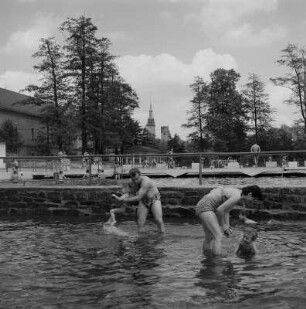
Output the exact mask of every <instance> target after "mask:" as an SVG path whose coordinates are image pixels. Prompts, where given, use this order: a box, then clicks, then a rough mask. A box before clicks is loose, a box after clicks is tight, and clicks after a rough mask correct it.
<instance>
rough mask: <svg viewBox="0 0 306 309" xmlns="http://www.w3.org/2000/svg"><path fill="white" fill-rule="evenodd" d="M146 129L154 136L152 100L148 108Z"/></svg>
mask: <svg viewBox="0 0 306 309" xmlns="http://www.w3.org/2000/svg"><path fill="white" fill-rule="evenodd" d="M146 129H147V130H148V131H149V132H150V133H151V134H152V135H154V136H155V120H154V117H153V107H152V102H150V110H149V118H148V122H147V125H146Z"/></svg>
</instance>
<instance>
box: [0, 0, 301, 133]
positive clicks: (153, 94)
mask: <svg viewBox="0 0 306 309" xmlns="http://www.w3.org/2000/svg"><path fill="white" fill-rule="evenodd" d="M81 15H85V16H86V17H91V18H92V21H93V23H94V24H95V25H96V26H97V27H98V29H99V30H98V35H99V36H103V37H107V38H109V39H110V40H111V42H112V48H111V52H112V53H113V54H115V55H118V59H117V63H118V66H119V70H120V73H121V76H122V77H123V78H125V80H126V81H127V82H128V83H129V84H130V85H131V86H132V87H133V88H134V89H135V90H136V92H137V94H138V96H139V99H140V108H139V109H138V110H137V111H136V112H135V118H136V119H138V120H139V121H140V124H141V125H142V126H145V124H146V122H147V118H148V114H149V107H150V102H152V105H153V111H154V118H155V122H156V132H157V137H160V127H161V126H164V125H168V126H169V127H170V132H171V134H172V135H174V134H175V133H177V134H179V135H180V136H181V137H182V138H185V137H186V136H187V134H188V131H186V130H185V129H182V128H181V124H182V123H185V122H186V110H187V109H188V107H189V105H190V103H189V101H190V100H191V98H192V93H191V92H190V88H189V85H190V84H191V83H193V81H194V77H195V76H201V77H203V78H204V79H205V80H207V81H208V80H209V74H210V73H211V72H212V71H214V70H215V69H217V68H224V69H231V68H233V69H235V70H236V71H237V72H238V73H240V74H241V80H240V82H239V85H243V84H245V83H246V81H247V78H248V75H249V73H255V74H257V75H258V76H259V77H260V78H261V79H262V81H263V82H265V83H266V91H267V92H268V93H269V95H270V102H271V105H272V107H274V108H275V109H276V114H275V116H274V118H275V122H274V125H275V126H279V125H281V124H288V125H291V124H292V123H293V120H294V119H297V118H298V116H299V114H297V113H296V109H295V108H294V107H292V106H287V105H286V104H285V103H283V100H284V99H285V98H286V97H287V96H288V91H287V90H286V89H284V88H279V87H275V86H273V85H272V84H271V83H270V81H269V78H270V77H276V76H280V75H282V74H283V73H284V70H283V68H281V67H279V66H278V65H277V64H276V61H277V59H279V57H280V55H281V50H282V49H284V48H285V47H286V46H287V44H288V43H289V42H290V43H294V44H298V45H299V46H300V47H303V48H305V46H306V1H305V0H1V1H0V23H1V31H0V56H1V64H0V87H2V88H6V89H9V90H14V91H20V90H21V89H22V88H24V87H25V86H26V85H28V84H29V83H32V82H36V81H37V78H38V77H37V74H36V73H35V71H34V70H33V65H34V64H35V60H34V59H33V58H32V57H31V55H32V54H33V53H34V52H35V51H37V49H38V43H39V39H40V38H48V37H51V36H54V37H56V38H57V40H59V41H60V40H63V37H62V36H61V34H60V33H59V32H58V30H57V28H58V26H59V25H60V24H61V23H62V22H63V21H65V20H66V19H67V17H76V18H77V17H80V16H81Z"/></svg>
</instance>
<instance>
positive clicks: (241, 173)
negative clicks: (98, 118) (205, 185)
mask: <svg viewBox="0 0 306 309" xmlns="http://www.w3.org/2000/svg"><path fill="white" fill-rule="evenodd" d="M130 168H131V166H128V167H127V166H124V167H123V168H122V169H119V173H120V174H121V175H122V177H123V178H127V177H128V171H129V169H130ZM140 170H141V172H142V174H143V175H147V176H149V177H152V178H167V177H169V178H188V177H199V169H198V168H179V167H177V168H173V169H168V168H167V167H165V168H140ZM54 172H55V171H46V170H45V169H35V170H33V169H30V168H28V169H26V168H22V169H20V171H19V175H20V174H22V179H23V180H25V181H30V180H33V179H44V178H45V179H52V178H53V173H54ZM113 172H114V170H113V169H112V168H106V169H105V170H104V172H103V174H102V178H112V177H113ZM64 173H65V175H66V176H67V178H79V179H80V178H82V175H84V174H85V171H84V169H71V170H69V171H65V172H64ZM94 174H95V172H93V175H94ZM11 175H12V170H10V169H9V170H4V169H2V170H0V185H1V182H7V181H9V180H10V179H11ZM269 176H271V177H274V176H300V177H305V176H306V167H296V168H282V167H273V168H267V167H241V168H240V167H238V168H234V167H223V168H203V169H202V177H203V178H205V177H269Z"/></svg>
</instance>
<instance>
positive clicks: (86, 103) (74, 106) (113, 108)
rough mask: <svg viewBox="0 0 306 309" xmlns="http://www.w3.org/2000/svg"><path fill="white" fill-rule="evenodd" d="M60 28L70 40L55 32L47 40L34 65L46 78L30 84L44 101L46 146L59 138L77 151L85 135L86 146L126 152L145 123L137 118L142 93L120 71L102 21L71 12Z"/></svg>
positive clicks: (59, 142)
mask: <svg viewBox="0 0 306 309" xmlns="http://www.w3.org/2000/svg"><path fill="white" fill-rule="evenodd" d="M59 29H60V31H61V32H62V33H63V34H64V35H65V37H66V41H65V44H64V46H63V47H61V46H60V45H59V44H57V43H56V42H55V41H54V38H49V39H42V40H41V41H42V44H41V45H40V47H39V50H38V52H36V53H35V54H34V55H33V57H35V58H40V59H41V62H40V63H39V64H38V65H36V66H35V67H34V68H35V69H36V70H37V71H39V72H41V73H42V74H43V77H42V80H41V84H40V85H29V86H28V87H27V88H26V90H27V91H29V92H33V93H34V99H32V100H30V101H31V102H30V103H32V104H38V105H42V106H43V107H42V116H43V117H42V119H43V123H44V126H45V128H46V130H44V131H42V132H41V135H40V139H41V140H42V142H43V145H45V146H46V147H44V148H45V150H44V151H46V152H48V151H49V152H50V149H49V150H48V148H50V145H52V144H53V140H54V139H55V144H56V146H57V148H58V150H62V149H63V148H64V150H66V151H70V152H71V151H72V149H71V146H72V145H73V142H74V141H75V139H76V138H77V136H78V135H81V140H82V152H85V151H87V150H90V151H92V152H94V153H105V151H106V149H110V148H117V149H118V148H119V149H121V151H123V152H124V151H125V150H126V149H129V148H130V147H131V146H132V145H135V143H137V142H138V139H139V134H140V132H139V131H140V126H139V123H138V122H137V121H135V120H133V118H132V114H133V111H134V109H135V108H138V97H137V94H136V92H135V91H134V90H133V89H132V87H131V86H130V85H129V84H128V83H126V82H125V81H124V80H123V79H122V78H121V77H120V75H119V72H118V69H117V68H116V65H115V63H114V59H115V56H114V55H112V54H111V53H110V46H111V42H110V41H109V39H107V38H104V37H102V38H98V37H97V36H96V33H97V27H96V26H95V25H94V24H93V23H92V20H91V18H86V17H84V16H81V17H79V18H67V20H66V21H64V22H63V23H62V24H61V25H60V27H59ZM44 132H47V133H44ZM44 134H47V136H46V137H45V138H44ZM48 145H49V146H48Z"/></svg>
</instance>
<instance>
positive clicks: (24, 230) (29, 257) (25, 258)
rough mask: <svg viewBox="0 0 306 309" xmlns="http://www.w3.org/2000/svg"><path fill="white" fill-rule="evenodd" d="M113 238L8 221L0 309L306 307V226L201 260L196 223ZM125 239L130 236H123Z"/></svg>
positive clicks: (269, 230) (263, 227)
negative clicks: (252, 247) (238, 252)
mask: <svg viewBox="0 0 306 309" xmlns="http://www.w3.org/2000/svg"><path fill="white" fill-rule="evenodd" d="M117 227H118V229H120V231H124V232H126V233H128V235H126V233H123V234H120V233H119V234H116V235H114V234H113V233H112V231H107V230H105V229H103V227H102V224H101V222H96V221H92V219H88V220H85V219H83V220H79V219H74V220H68V219H63V220H62V221H55V219H52V220H50V221H46V220H17V219H15V220H12V219H10V220H9V219H5V220H4V219H2V221H1V222H0V235H1V236H0V237H1V239H0V241H1V255H0V293H1V298H0V308H5V309H10V308H14V309H17V308H31V309H32V308H45V309H54V308H73V309H75V308H82V309H83V308H86V309H87V308H103V309H107V308H122V309H126V308H131V309H132V308H133V309H135V308H214V309H215V308H255V307H256V308H305V302H306V280H305V274H306V265H305V256H306V246H305V245H306V239H305V233H306V225H305V222H274V223H272V224H268V223H267V222H262V223H260V224H258V227H257V229H258V233H259V237H258V240H257V248H258V251H259V253H258V254H257V255H256V256H255V257H254V258H252V259H249V260H245V259H241V258H238V257H236V256H235V254H234V250H235V247H236V245H237V243H238V241H239V238H240V237H241V234H242V229H243V226H242V225H240V224H236V225H234V233H233V236H232V237H231V238H229V239H225V240H224V242H223V251H224V255H223V256H222V257H220V258H215V259H212V258H211V257H204V256H203V255H202V251H201V247H202V240H203V231H202V228H201V226H200V225H199V224H198V222H197V221H171V222H169V221H167V222H166V229H167V233H166V235H165V236H164V237H161V236H159V235H157V234H156V233H155V225H154V224H152V223H151V222H148V224H147V226H146V228H147V230H146V232H145V233H144V234H143V235H142V236H140V237H137V236H136V224H135V222H133V221H126V222H121V223H119V224H118V226H117ZM118 235H124V236H118Z"/></svg>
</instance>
